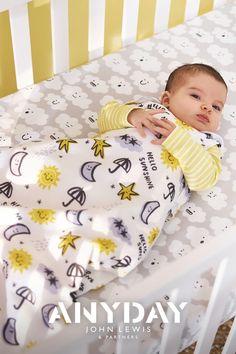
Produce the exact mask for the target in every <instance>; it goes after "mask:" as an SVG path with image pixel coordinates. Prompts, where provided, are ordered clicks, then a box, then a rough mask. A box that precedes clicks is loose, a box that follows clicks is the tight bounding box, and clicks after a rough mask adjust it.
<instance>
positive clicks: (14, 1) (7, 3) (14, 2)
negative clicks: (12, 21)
mask: <svg viewBox="0 0 236 354" xmlns="http://www.w3.org/2000/svg"><path fill="white" fill-rule="evenodd" d="M30 1H32V0H1V1H0V12H2V11H6V10H10V9H12V8H13V7H17V6H19V5H23V4H26V3H27V2H30Z"/></svg>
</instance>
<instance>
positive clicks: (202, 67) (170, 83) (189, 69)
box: [165, 63, 228, 91]
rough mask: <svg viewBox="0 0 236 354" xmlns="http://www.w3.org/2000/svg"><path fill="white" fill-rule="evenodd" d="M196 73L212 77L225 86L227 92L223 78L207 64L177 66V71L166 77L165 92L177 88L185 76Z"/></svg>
mask: <svg viewBox="0 0 236 354" xmlns="http://www.w3.org/2000/svg"><path fill="white" fill-rule="evenodd" d="M198 73H205V74H208V75H210V76H212V77H214V78H215V79H216V80H217V81H219V82H221V83H222V84H224V85H225V87H226V90H227V91H228V87H227V85H226V83H225V81H224V79H223V77H222V76H221V75H220V73H219V72H218V71H217V70H216V69H214V68H213V67H212V66H210V65H207V64H201V63H194V64H184V65H181V66H179V67H178V68H177V69H175V70H174V71H172V73H171V74H170V76H169V77H168V80H167V83H166V87H165V91H171V90H173V89H176V88H178V87H179V86H180V85H182V84H183V82H184V80H185V78H186V75H191V74H192V75H194V74H198Z"/></svg>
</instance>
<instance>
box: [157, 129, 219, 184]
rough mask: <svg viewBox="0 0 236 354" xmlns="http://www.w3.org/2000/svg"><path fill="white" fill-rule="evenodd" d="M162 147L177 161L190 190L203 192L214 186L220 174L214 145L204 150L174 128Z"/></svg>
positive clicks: (187, 135) (188, 135)
mask: <svg viewBox="0 0 236 354" xmlns="http://www.w3.org/2000/svg"><path fill="white" fill-rule="evenodd" d="M162 145H163V146H164V147H165V148H166V149H167V150H168V152H170V153H171V154H172V155H173V156H174V157H175V158H176V159H177V160H178V161H179V164H180V166H181V168H182V171H183V173H184V176H185V179H186V181H187V184H188V187H189V189H190V190H193V191H203V190H205V189H208V188H211V187H213V186H214V185H215V184H216V182H217V181H218V178H219V175H220V172H221V160H220V151H219V149H218V147H217V146H216V145H214V146H212V147H210V148H208V149H204V148H203V147H202V146H201V145H200V144H199V143H197V142H196V141H194V140H193V139H192V137H191V135H190V134H189V133H188V132H187V131H186V130H184V129H183V128H181V127H176V128H175V129H174V130H173V132H172V133H171V134H170V135H169V136H168V137H167V138H166V139H165V141H164V142H163V143H162Z"/></svg>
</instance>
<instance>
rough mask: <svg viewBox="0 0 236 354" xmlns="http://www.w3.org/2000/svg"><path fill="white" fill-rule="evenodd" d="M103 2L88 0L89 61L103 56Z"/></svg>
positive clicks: (102, 0)
mask: <svg viewBox="0 0 236 354" xmlns="http://www.w3.org/2000/svg"><path fill="white" fill-rule="evenodd" d="M104 28H105V0H89V41H88V50H89V60H93V59H95V58H98V57H101V56H103V49H104Z"/></svg>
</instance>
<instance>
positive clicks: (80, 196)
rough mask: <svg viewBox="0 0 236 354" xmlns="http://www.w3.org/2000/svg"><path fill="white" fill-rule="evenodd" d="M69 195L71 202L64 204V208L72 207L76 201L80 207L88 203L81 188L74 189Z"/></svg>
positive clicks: (68, 192) (70, 190) (71, 189)
mask: <svg viewBox="0 0 236 354" xmlns="http://www.w3.org/2000/svg"><path fill="white" fill-rule="evenodd" d="M67 194H68V195H69V196H70V197H71V199H70V200H69V202H67V203H65V202H62V205H63V206H64V207H67V206H68V205H70V204H71V203H72V202H73V201H74V200H76V201H77V202H78V203H79V204H80V205H83V204H84V203H85V201H86V193H85V192H84V190H83V188H81V187H72V188H70V189H69V190H68V191H67Z"/></svg>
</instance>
